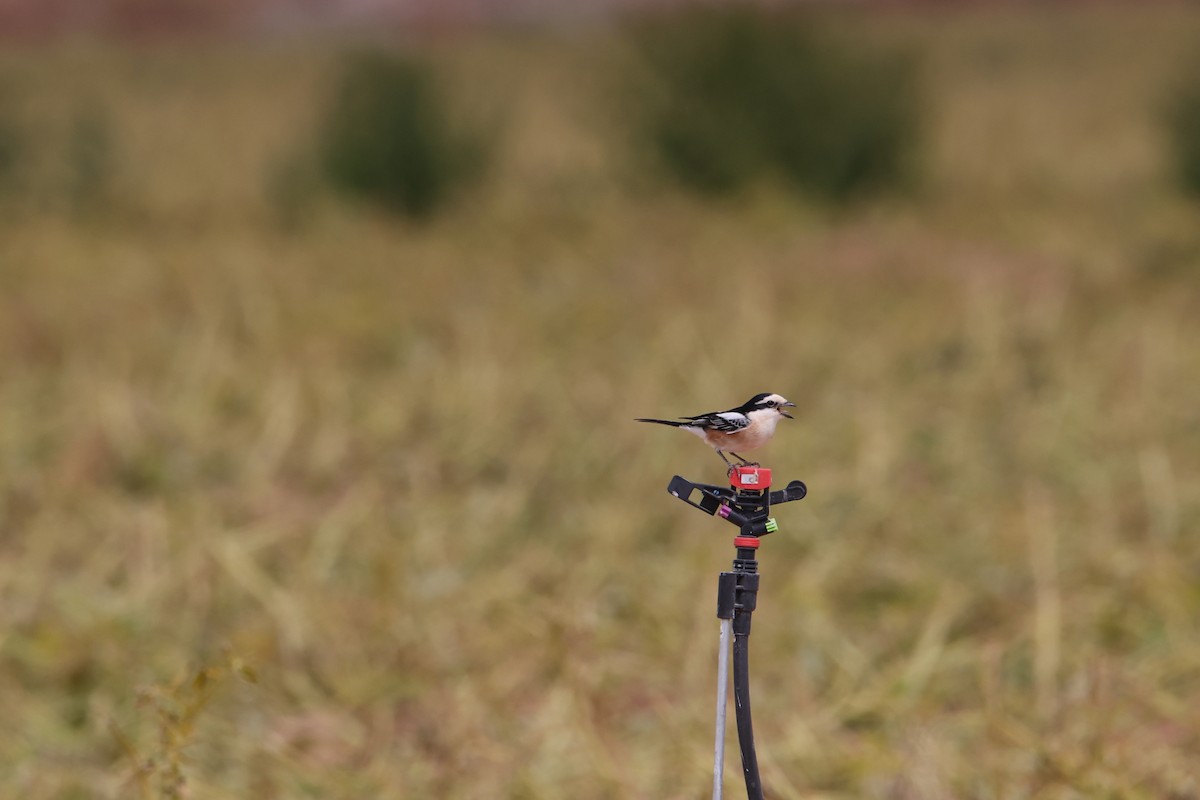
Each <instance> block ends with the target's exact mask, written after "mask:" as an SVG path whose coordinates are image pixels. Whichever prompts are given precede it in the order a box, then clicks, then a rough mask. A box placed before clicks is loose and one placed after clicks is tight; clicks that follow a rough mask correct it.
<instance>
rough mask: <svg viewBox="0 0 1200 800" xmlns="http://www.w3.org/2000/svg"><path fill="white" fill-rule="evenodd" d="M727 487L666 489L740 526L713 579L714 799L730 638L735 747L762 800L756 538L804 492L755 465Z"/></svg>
mask: <svg viewBox="0 0 1200 800" xmlns="http://www.w3.org/2000/svg"><path fill="white" fill-rule="evenodd" d="M729 483H730V485H729V488H725V487H724V486H711V485H709V484H706V483H693V482H692V481H689V480H687V479H686V478H681V477H679V476H678V475H676V476H675V477H674V478H672V479H671V483H670V484H669V485H668V486H667V491H668V492H670V493H671V494H672V495H674V496H675V497H678V498H679V499H680V500H682V501H683V502H685V503H687V504H688V505H690V506H692V507H693V508H698V509H700V510H701V511H703V512H704V513H706V514H709V515H711V516H717V517H720V518H722V519H724V520H725V521H727V522H731V523H733V524H734V525H736V526H738V535H737V536H735V537H734V539H733V546H734V547H735V548H736V549H737V557H736V558H735V559H734V560H733V571H732V572H722V573H721V575H720V577H719V578H718V580H717V618H718V619H720V620H721V641H720V649H719V651H718V653H717V721H716V745H715V753H714V761H713V800H720V799H721V795H722V781H723V778H724V772H725V709H726V705H727V702H728V685H729V639H730V634H731V633H732V638H733V700H734V709H735V716H736V718H737V730H738V745H739V746H740V748H741V751H742V772H743V774H744V775H745V778H746V796H747V797H748V798H749V800H763V789H762V781H761V780H760V779H759V775H758V755H757V754H756V752H755V750H754V727H753V724H752V721H751V717H750V617H751V615H752V614H753V613H754V609H755V607H756V606H757V605H758V578H759V575H758V560H757V558H756V556H757V555H758V546H759V540H760V539H761V538H762V537H763V536H766V535H767V534H768V533H774V532H775V531H777V530H778V529H779V528H778V526H777V525H776V524H775V519H774V518H773V517H771V516H770V511H771V506H772V505H778V504H780V503H790V502H791V501H793V500H803V499H804V496H805V495H806V494H808V488H807V487H806V486H805V485H804V482H803V481H792V482H791V483H789V484H788V485H787V487H786V488H784V489H781V490H779V491H775V492H772V491H771V470H770V469H768V468H766V467H760V466H758V465H756V464H749V465H740V466H735V467H731V468H730V470H729Z"/></svg>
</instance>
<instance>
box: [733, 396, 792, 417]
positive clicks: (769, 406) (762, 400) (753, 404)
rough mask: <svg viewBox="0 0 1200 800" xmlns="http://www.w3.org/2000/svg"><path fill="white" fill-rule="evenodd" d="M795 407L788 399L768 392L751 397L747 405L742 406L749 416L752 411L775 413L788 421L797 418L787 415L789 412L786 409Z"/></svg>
mask: <svg viewBox="0 0 1200 800" xmlns="http://www.w3.org/2000/svg"><path fill="white" fill-rule="evenodd" d="M795 407H796V404H795V403H792V402H790V401H788V399H787V398H786V397H784V396H783V395H779V394H770V393H768V392H763V393H762V394H756V395H754V397H751V398H750V399H749V400H747V401H746V404H745V405H744V406H742V408H743V409H744V410H745V413H747V414H749V413H750V412H751V411H773V412H775V413H776V414H779V415H780V416H783V417H787V418H788V419H795V417H793V416H792V415H791V414H789V413H787V411H785V410H784V409H785V408H795Z"/></svg>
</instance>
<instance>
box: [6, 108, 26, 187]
mask: <svg viewBox="0 0 1200 800" xmlns="http://www.w3.org/2000/svg"><path fill="white" fill-rule="evenodd" d="M25 149H26V148H25V140H24V136H22V132H21V126H20V124H19V123H18V121H17V118H16V115H15V114H14V113H13V112H12V110H11V109H10V108H9V107H8V104H7V103H6V102H5V96H4V94H3V93H2V92H0V193H7V192H9V191H12V190H13V189H14V188H15V185H16V183H17V180H18V175H19V172H20V165H21V159H22V157H23V156H24V154H25Z"/></svg>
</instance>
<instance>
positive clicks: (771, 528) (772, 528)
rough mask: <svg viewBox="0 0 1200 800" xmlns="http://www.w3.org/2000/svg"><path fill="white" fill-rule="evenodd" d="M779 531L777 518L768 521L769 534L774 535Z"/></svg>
mask: <svg viewBox="0 0 1200 800" xmlns="http://www.w3.org/2000/svg"><path fill="white" fill-rule="evenodd" d="M777 530H779V523H777V522H776V521H775V518H774V517H770V518H769V519H767V533H774V532H775V531H777Z"/></svg>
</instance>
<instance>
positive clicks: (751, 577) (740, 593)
mask: <svg viewBox="0 0 1200 800" xmlns="http://www.w3.org/2000/svg"><path fill="white" fill-rule="evenodd" d="M735 574H736V575H737V591H736V592H735V597H734V609H735V610H736V611H737V614H735V615H734V618H733V632H734V634H735V635H737V636H749V635H750V615H751V614H753V613H754V609H756V608H757V607H758V579H759V577H760V576H759V575H758V574H756V573H745V572H743V573H735Z"/></svg>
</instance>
